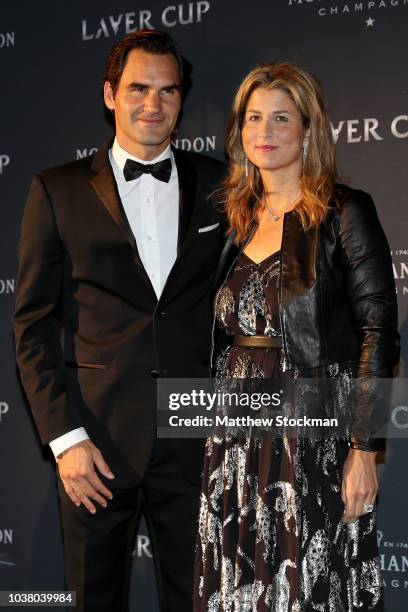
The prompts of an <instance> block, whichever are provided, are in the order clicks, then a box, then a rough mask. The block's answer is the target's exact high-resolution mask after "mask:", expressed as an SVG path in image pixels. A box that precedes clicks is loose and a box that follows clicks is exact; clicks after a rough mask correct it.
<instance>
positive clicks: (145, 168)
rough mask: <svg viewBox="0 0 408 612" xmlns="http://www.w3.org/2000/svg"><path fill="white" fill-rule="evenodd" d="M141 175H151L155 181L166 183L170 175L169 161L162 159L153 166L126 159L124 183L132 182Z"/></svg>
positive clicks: (168, 159)
mask: <svg viewBox="0 0 408 612" xmlns="http://www.w3.org/2000/svg"><path fill="white" fill-rule="evenodd" d="M142 174H151V175H152V176H154V178H155V179H157V180H159V181H163V182H164V183H168V182H169V180H170V175H171V159H170V158H169V157H168V158H167V159H163V160H162V161H159V162H156V163H155V164H140V163H139V162H137V161H135V160H134V159H127V160H126V163H125V166H124V168H123V175H124V177H125V180H126V181H134V180H135V179H137V178H139V176H142Z"/></svg>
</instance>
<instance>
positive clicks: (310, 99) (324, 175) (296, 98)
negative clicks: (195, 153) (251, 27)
mask: <svg viewBox="0 0 408 612" xmlns="http://www.w3.org/2000/svg"><path fill="white" fill-rule="evenodd" d="M259 87H264V88H267V89H274V88H277V89H280V90H282V91H284V92H286V93H287V94H288V95H289V97H290V98H291V99H292V100H293V102H294V103H295V105H296V107H297V108H298V110H299V112H300V114H301V116H302V120H303V125H304V127H305V129H308V128H309V129H310V133H309V145H308V150H307V156H306V159H305V161H304V164H303V174H302V177H301V189H302V197H301V199H300V200H299V202H298V203H297V204H296V206H295V209H294V210H295V211H296V212H297V214H298V215H299V218H300V221H301V224H302V227H303V229H304V230H307V229H311V228H313V227H318V226H319V225H320V223H321V222H322V221H323V219H324V218H325V216H326V214H327V212H328V208H329V203H330V200H331V198H332V195H333V187H334V182H335V181H336V180H337V171H336V165H335V158H334V142H333V136H332V131H331V126H330V122H329V119H328V116H327V113H326V108H325V104H324V100H323V95H322V90H321V87H320V84H319V82H318V80H317V79H316V78H315V77H314V76H313V75H312V74H310V73H309V72H307V71H306V70H304V69H303V68H301V67H300V66H297V65H296V64H293V63H291V62H281V63H268V64H263V65H260V66H258V67H256V68H255V69H254V70H252V71H251V72H250V73H249V74H248V75H247V76H246V77H245V79H244V80H243V82H242V83H241V85H240V87H239V89H238V91H237V94H236V96H235V99H234V103H233V107H232V111H231V115H230V120H229V125H228V128H227V136H226V150H227V153H228V156H229V173H228V176H227V178H226V180H225V181H224V183H223V186H222V191H223V193H224V201H225V210H226V214H227V217H228V221H229V231H230V232H231V231H232V230H235V231H236V238H235V241H236V242H237V243H240V242H242V241H243V240H244V239H245V238H246V237H247V235H248V233H249V232H250V230H251V227H252V226H253V223H254V222H255V219H256V215H257V212H258V210H259V208H260V206H261V201H262V196H263V184H262V179H261V175H260V172H259V170H258V168H257V167H256V166H254V165H253V164H252V163H251V162H250V161H249V160H247V169H246V168H245V166H246V164H245V162H246V155H245V152H244V149H243V146H242V136H241V131H242V126H243V123H244V117H245V111H246V107H247V103H248V100H249V97H250V95H251V94H252V92H253V91H254V90H255V89H258V88H259ZM246 174H247V176H246Z"/></svg>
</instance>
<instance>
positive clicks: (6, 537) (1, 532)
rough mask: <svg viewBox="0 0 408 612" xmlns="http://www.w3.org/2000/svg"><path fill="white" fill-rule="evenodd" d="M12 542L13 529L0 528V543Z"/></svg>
mask: <svg viewBox="0 0 408 612" xmlns="http://www.w3.org/2000/svg"><path fill="white" fill-rule="evenodd" d="M12 543H13V529H0V544H12Z"/></svg>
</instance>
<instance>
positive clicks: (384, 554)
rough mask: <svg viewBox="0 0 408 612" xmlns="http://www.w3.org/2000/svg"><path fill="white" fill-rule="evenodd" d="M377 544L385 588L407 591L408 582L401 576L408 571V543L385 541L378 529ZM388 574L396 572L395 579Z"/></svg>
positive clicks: (382, 533)
mask: <svg viewBox="0 0 408 612" xmlns="http://www.w3.org/2000/svg"><path fill="white" fill-rule="evenodd" d="M377 543H378V548H379V550H380V564H381V570H382V572H383V581H384V586H386V587H391V588H394V589H396V588H402V589H407V588H408V580H407V579H405V578H404V577H403V576H402V575H401V574H405V573H406V572H407V570H408V556H407V553H408V542H399V541H397V540H385V539H384V532H383V531H380V530H379V529H377ZM388 572H395V577H392V575H389V574H388Z"/></svg>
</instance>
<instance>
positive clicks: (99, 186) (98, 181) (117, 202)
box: [91, 143, 151, 286]
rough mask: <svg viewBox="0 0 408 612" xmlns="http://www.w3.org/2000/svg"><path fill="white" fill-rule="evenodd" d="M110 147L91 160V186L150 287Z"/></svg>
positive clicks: (104, 148)
mask: <svg viewBox="0 0 408 612" xmlns="http://www.w3.org/2000/svg"><path fill="white" fill-rule="evenodd" d="M110 145H111V143H109V144H107V145H104V146H103V147H101V148H100V149H99V150H98V152H97V153H96V155H95V157H94V159H93V162H92V165H91V170H92V171H93V173H94V175H93V177H92V178H91V185H92V187H93V189H94V190H95V192H96V194H97V196H98V198H99V199H100V201H101V202H102V204H103V205H104V206H105V208H106V210H107V211H108V213H109V214H110V216H111V217H112V219H113V221H114V222H115V223H116V225H117V226H118V227H119V229H120V230H121V232H122V234H123V236H124V237H125V238H126V240H127V241H128V243H129V244H130V246H131V247H132V250H133V255H134V262H135V264H136V265H137V267H138V268H139V270H140V271H141V272H142V276H143V278H144V280H145V281H146V282H147V284H148V285H149V286H151V283H150V279H149V277H148V274H147V272H146V270H145V269H144V266H143V264H142V261H141V259H140V256H139V253H138V250H137V244H136V239H135V237H134V235H133V232H132V229H131V227H130V225H129V221H128V219H127V217H126V214H125V211H124V209H123V205H122V202H121V199H120V197H119V192H118V187H117V184H116V180H115V177H114V174H113V170H112V166H111V164H110V161H109V155H108V149H109V148H110Z"/></svg>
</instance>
